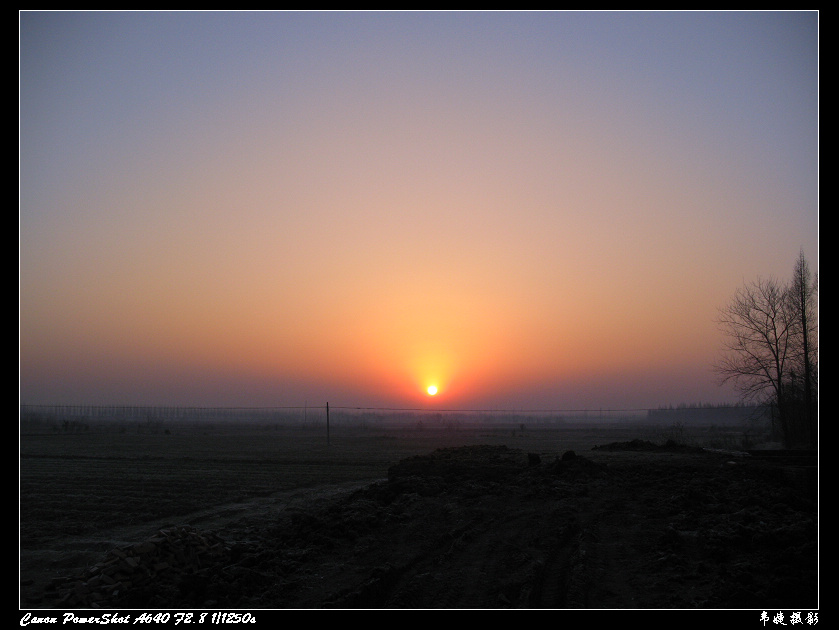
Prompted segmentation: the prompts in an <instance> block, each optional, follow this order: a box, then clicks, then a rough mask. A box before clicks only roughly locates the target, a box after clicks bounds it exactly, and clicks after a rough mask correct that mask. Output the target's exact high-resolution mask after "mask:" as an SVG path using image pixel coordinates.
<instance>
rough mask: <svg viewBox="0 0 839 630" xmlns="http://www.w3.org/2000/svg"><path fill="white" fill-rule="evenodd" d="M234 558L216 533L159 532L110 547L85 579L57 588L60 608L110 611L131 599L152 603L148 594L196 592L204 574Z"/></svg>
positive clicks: (188, 529)
mask: <svg viewBox="0 0 839 630" xmlns="http://www.w3.org/2000/svg"><path fill="white" fill-rule="evenodd" d="M229 554H230V549H229V547H228V546H226V545H225V542H224V541H223V540H222V539H221V538H220V537H219V536H218V535H216V534H214V533H212V532H201V531H199V530H197V529H195V528H194V527H191V526H188V525H184V526H179V527H172V528H169V529H161V530H160V531H158V533H157V534H156V535H154V536H152V537H151V538H149V539H147V540H145V541H143V542H139V543H136V544H133V545H127V546H124V547H120V548H116V549H112V550H111V551H109V552H108V553H107V554H106V556H105V558H104V559H103V560H102V561H101V562H98V563H97V564H95V565H93V566H92V567H90V568H88V569H87V570H86V571H85V572H84V573H83V574H82V575H80V576H78V577H75V578H70V579H66V578H65V579H62V580H58V581H57V583H54V584H53V588H54V589H55V591H56V592H55V593H54V595H55V598H56V601H57V604H56V605H57V606H58V607H62V608H107V607H113V606H114V605H116V604H117V603H119V604H120V605H123V606H125V605H131V603H132V601H133V600H137V602H142V603H143V604H144V605H147V604H149V603H150V602H148V601H147V599H146V598H145V594H146V593H151V592H162V591H165V590H171V591H174V592H178V591H183V590H185V589H192V588H194V585H195V584H196V583H200V576H201V573H202V571H206V570H207V569H208V568H209V567H211V566H214V565H216V564H217V563H218V561H219V559H221V558H224V557H225V556H228V555H229Z"/></svg>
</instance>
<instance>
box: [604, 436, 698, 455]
mask: <svg viewBox="0 0 839 630" xmlns="http://www.w3.org/2000/svg"><path fill="white" fill-rule="evenodd" d="M592 450H595V451H598V450H599V451H648V452H652V453H701V452H703V451H704V450H705V449H703V448H701V447H699V446H688V445H686V444H679V443H678V442H676V441H675V440H667V442H665V443H664V444H656V443H654V442H650V441H648V440H638V439H635V440H630V441H629V442H612V443H611V444H605V445H603V446H595V447H594V448H593V449H592Z"/></svg>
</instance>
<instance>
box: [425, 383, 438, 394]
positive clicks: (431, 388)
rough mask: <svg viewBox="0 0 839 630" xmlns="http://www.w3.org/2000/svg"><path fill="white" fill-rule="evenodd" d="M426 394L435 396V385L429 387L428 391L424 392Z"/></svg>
mask: <svg viewBox="0 0 839 630" xmlns="http://www.w3.org/2000/svg"><path fill="white" fill-rule="evenodd" d="M425 391H427V392H428V395H429V396H435V395H436V394H437V386H436V385H429V386H428V389H427V390H425Z"/></svg>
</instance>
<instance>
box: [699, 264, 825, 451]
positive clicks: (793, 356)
mask: <svg viewBox="0 0 839 630" xmlns="http://www.w3.org/2000/svg"><path fill="white" fill-rule="evenodd" d="M717 323H718V324H719V327H720V330H721V331H722V333H723V338H724V342H723V344H724V345H723V352H722V355H721V357H720V359H719V360H718V362H717V363H716V364H715V365H714V369H715V371H716V372H717V374H718V375H719V377H720V383H721V384H724V383H731V384H733V385H734V386H735V387H736V389H737V390H738V391H739V392H740V394H741V395H742V397H743V399H744V400H749V401H752V402H755V403H759V404H764V405H768V406H769V407H770V409H771V410H772V421H773V425H774V428H775V429H776V430H777V432H778V433H779V434H780V436H781V438H782V439H783V442H784V445H785V446H786V447H787V448H800V447H814V446H816V445H817V443H818V397H819V393H818V392H819V386H818V373H819V369H818V366H819V363H818V354H819V346H818V277H817V276H816V275H815V274H813V273H812V272H811V271H810V266H809V264H808V262H807V260H806V258H805V257H804V253H803V252H801V253H800V254H799V257H798V259H797V260H796V262H795V266H794V268H793V273H792V277H791V278H790V280H789V281H787V282H782V281H779V280H776V279H774V278H768V279H767V278H758V279H757V280H755V281H753V282H749V283H747V284H745V285H744V286H742V287H741V288H739V289H738V290H737V291H736V292H735V293H734V295H733V296H732V298H731V300H730V301H729V302H728V304H726V305H725V306H724V307H722V308H720V310H719V317H718V319H717Z"/></svg>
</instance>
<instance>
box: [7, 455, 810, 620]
mask: <svg viewBox="0 0 839 630" xmlns="http://www.w3.org/2000/svg"><path fill="white" fill-rule="evenodd" d="M815 464H816V462H815V459H814V458H811V459H807V460H795V459H789V458H782V457H775V458H763V457H758V456H746V455H744V454H736V453H723V452H713V451H707V450H701V449H694V448H688V447H683V446H679V445H677V444H674V443H670V444H668V445H658V446H657V445H654V444H652V443H649V442H641V441H638V440H636V441H633V442H626V443H613V444H610V445H608V446H604V447H598V448H597V449H595V450H593V451H588V452H584V453H576V454H575V453H574V452H571V451H569V452H566V453H565V454H563V455H558V456H556V457H554V458H552V459H548V458H545V457H544V456H542V457H541V458H539V457H535V456H534V457H529V456H528V453H527V452H524V451H521V450H516V449H511V448H507V447H505V446H497V445H493V446H489V445H486V446H481V445H473V446H464V447H458V448H445V449H439V450H436V451H434V452H431V453H429V454H427V455H424V456H417V457H410V458H408V459H404V460H402V461H401V462H400V463H399V464H397V465H394V466H392V467H391V468H390V470H389V471H388V479H387V480H382V481H378V482H375V483H370V484H356V485H355V486H343V487H341V488H337V487H334V488H330V489H320V490H318V491H312V492H310V493H308V494H305V495H300V494H298V495H297V500H294V501H292V500H288V497H286V498H285V499H283V500H282V501H279V500H278V501H276V502H270V501H267V502H266V501H263V502H261V503H259V504H258V505H257V504H254V506H253V509H252V510H249V511H245V512H244V513H242V512H239V513H237V515H236V517H235V518H226V519H225V518H219V519H217V520H213V519H207V520H206V521H205V522H203V523H202V524H201V526H200V527H199V526H192V525H182V526H173V527H168V528H165V529H161V530H160V531H159V532H158V533H157V534H156V535H155V536H153V537H151V538H149V539H145V540H137V542H136V544H133V545H129V546H123V547H120V548H115V549H113V550H111V551H109V552H107V553H104V554H103V555H102V557H101V560H100V561H99V562H97V563H95V564H94V565H92V566H89V567H88V568H87V569H86V570H85V571H83V572H80V573H76V574H74V575H68V576H66V577H64V578H62V579H56V580H53V581H52V583H51V584H49V585H48V586H47V587H46V589H45V590H43V591H36V592H33V591H29V592H27V593H25V594H24V601H23V602H22V606H23V607H25V608H30V607H32V608H53V607H55V608H63V609H74V608H91V607H94V608H95V607H98V608H109V609H111V608H122V609H139V608H144V609H187V608H214V609H237V610H244V609H255V608H283V609H287V608H373V609H379V608H421V609H427V608H481V609H484V608H609V609H627V608H653V609H673V608H678V609H686V608H687V609H694V608H712V609H720V608H722V609H731V608H756V609H757V608H759V609H769V610H780V609H790V610H815V609H817V608H818V605H819V601H818V557H819V556H818V511H817V497H818V489H817V474H816V470H817V468H816V467H815Z"/></svg>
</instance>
